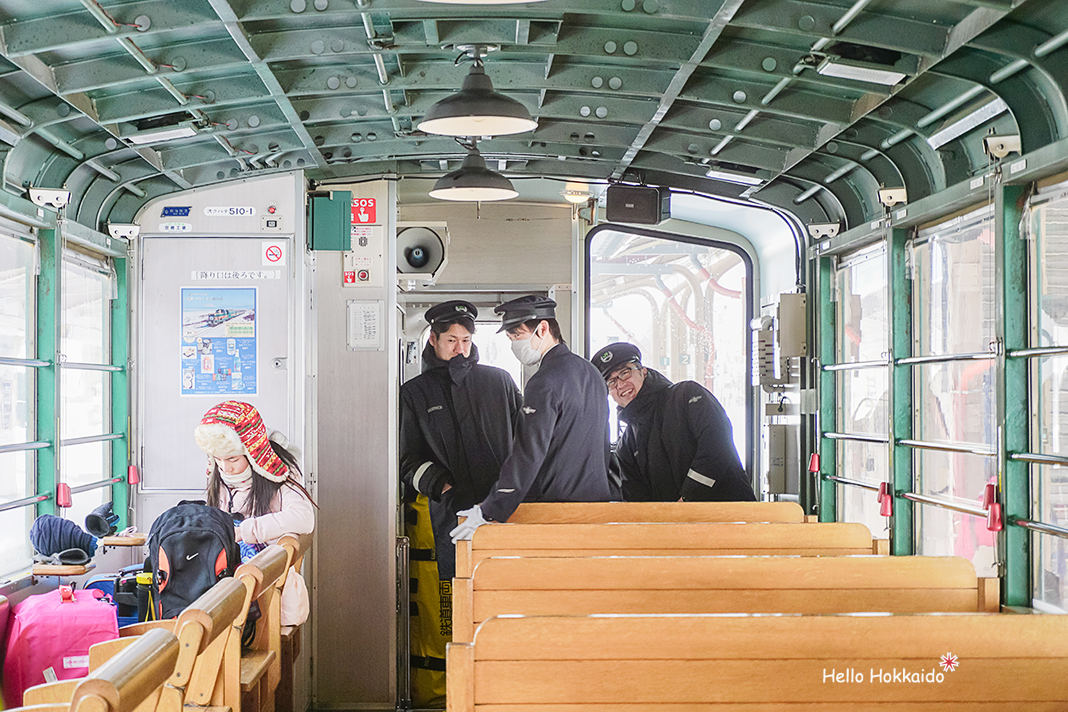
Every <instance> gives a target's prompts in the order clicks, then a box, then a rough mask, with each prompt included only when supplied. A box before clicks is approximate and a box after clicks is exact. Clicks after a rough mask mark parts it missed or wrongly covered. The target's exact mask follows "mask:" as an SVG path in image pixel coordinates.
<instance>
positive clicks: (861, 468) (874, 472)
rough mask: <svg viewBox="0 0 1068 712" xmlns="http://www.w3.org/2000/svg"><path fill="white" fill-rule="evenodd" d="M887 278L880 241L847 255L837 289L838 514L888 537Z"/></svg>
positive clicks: (840, 266) (841, 264) (838, 271)
mask: <svg viewBox="0 0 1068 712" xmlns="http://www.w3.org/2000/svg"><path fill="white" fill-rule="evenodd" d="M887 275H888V272H887V260H886V244H885V243H883V242H879V243H877V244H875V245H873V246H871V247H866V248H864V249H861V250H859V251H857V252H854V253H851V254H848V255H845V256H844V257H843V258H842V259H841V261H839V263H838V264H837V266H836V267H835V270H834V288H833V289H834V294H835V306H836V314H835V324H836V334H835V344H836V354H835V360H836V365H835V366H834V368H835V369H836V370H835V372H834V378H835V386H836V391H837V398H836V399H835V400H836V403H837V404H838V412H837V414H836V416H837V417H836V428H835V429H836V430H837V431H838V434H839V436H840V439H839V440H838V441H837V443H836V447H835V453H836V460H837V462H836V463H835V472H836V473H837V475H838V477H839V478H840V480H839V484H838V501H839V507H840V512H839V519H841V520H843V521H850V522H860V523H861V524H864V525H866V526H867V527H868V528H869V529H870V530H871V531H872V533H873V534H874V535H875V536H877V537H885V534H884V532H885V530H886V518H885V517H883V516H882V515H880V513H879V503H878V499H877V496H876V495H877V491H878V489H879V485H880V483H882V482H886V481H888V476H887V467H888V463H889V445H888V442H889V439H888V425H889V420H888V418H889V413H888V403H889V397H888V396H889V385H890V384H889V365H888V364H889V361H888V354H889V351H888V349H889V346H888V344H887V340H888V334H889V323H888V316H889V310H888V308H887V291H888V290H887ZM842 480H849V481H851V482H842Z"/></svg>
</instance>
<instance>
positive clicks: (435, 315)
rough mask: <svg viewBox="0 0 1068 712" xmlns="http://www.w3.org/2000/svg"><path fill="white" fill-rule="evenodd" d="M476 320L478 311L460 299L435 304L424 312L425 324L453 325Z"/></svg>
mask: <svg viewBox="0 0 1068 712" xmlns="http://www.w3.org/2000/svg"><path fill="white" fill-rule="evenodd" d="M476 318H478V309H476V308H475V305H474V304H472V303H471V302H465V301H464V300H462V299H453V300H451V301H448V302H442V303H441V304H435V305H434V306H432V307H430V308H429V309H427V310H426V323H427V324H454V323H456V322H458V321H462V320H464V319H469V320H470V321H474V320H475V319H476Z"/></svg>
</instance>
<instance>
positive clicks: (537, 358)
mask: <svg viewBox="0 0 1068 712" xmlns="http://www.w3.org/2000/svg"><path fill="white" fill-rule="evenodd" d="M534 338H535V336H534V334H531V335H530V337H528V338H526V339H517V340H515V341H513V342H512V344H511V345H512V353H513V354H515V357H516V358H517V359H519V363H521V364H523V365H524V366H537V365H538V364H539V363H541V356H542V353H541V350H540V349H536V348H534V345H533V344H532V343H531V342H532V341H534ZM539 341H541V339H539Z"/></svg>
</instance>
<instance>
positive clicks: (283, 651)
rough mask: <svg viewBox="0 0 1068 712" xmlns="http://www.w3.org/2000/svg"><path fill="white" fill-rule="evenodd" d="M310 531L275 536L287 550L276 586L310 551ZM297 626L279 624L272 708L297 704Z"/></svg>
mask: <svg viewBox="0 0 1068 712" xmlns="http://www.w3.org/2000/svg"><path fill="white" fill-rule="evenodd" d="M312 541H313V540H312V535H311V534H301V535H300V536H292V535H286V536H284V537H282V538H281V539H279V540H278V545H279V546H281V547H282V548H283V549H285V550H286V554H287V563H288V566H286V572H285V575H284V576H283V577H282V580H281V581H280V583H279V590H282V588H284V587H285V583H286V581H287V580H288V578H289V576H290V573H291V572H292V571H296V572H298V573H299V572H300V570H301V566H302V565H303V563H304V556H305V555H306V554H307V553H308V552H309V551H311V546H312ZM300 650H301V629H300V626H292V625H287V626H282V628H281V630H280V631H279V673H280V677H279V681H278V688H277V690H276V691H275V697H274V712H293V710H294V709H295V708H296V705H295V702H294V699H293V694H294V691H295V685H294V681H295V679H296V661H297V660H298V659H299V658H300Z"/></svg>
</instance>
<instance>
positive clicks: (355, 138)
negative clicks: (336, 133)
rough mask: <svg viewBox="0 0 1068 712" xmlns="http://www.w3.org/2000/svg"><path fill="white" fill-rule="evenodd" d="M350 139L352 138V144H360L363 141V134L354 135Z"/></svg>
mask: <svg viewBox="0 0 1068 712" xmlns="http://www.w3.org/2000/svg"><path fill="white" fill-rule="evenodd" d="M350 138H352V142H353V143H359V142H360V141H362V140H363V134H361V133H354V134H352V136H351V137H350Z"/></svg>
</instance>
